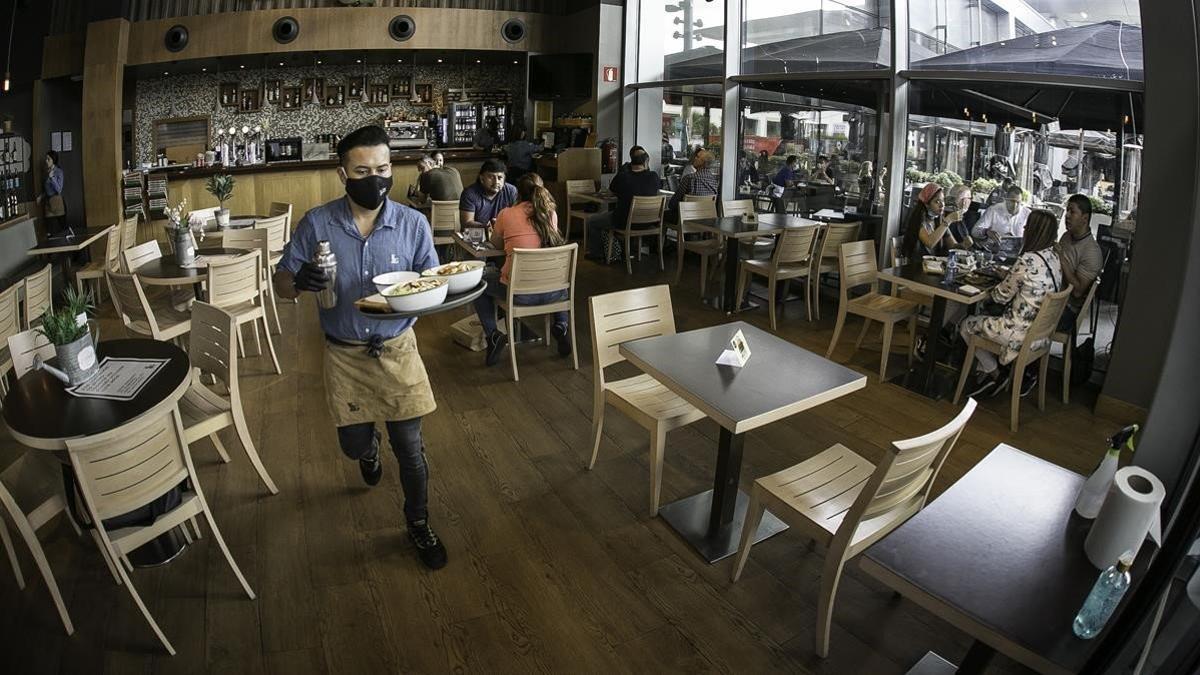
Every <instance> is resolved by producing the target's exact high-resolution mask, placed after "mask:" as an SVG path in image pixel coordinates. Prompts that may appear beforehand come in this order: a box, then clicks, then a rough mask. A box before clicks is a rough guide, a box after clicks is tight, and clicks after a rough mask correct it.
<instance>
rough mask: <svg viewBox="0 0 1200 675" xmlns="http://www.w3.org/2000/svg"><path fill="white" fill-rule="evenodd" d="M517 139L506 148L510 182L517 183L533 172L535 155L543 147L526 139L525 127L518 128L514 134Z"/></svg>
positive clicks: (505, 154)
mask: <svg viewBox="0 0 1200 675" xmlns="http://www.w3.org/2000/svg"><path fill="white" fill-rule="evenodd" d="M513 135H514V136H516V139H515V140H513V141H512V142H510V143H509V144H508V145H506V146H504V156H505V157H506V158H507V159H508V176H507V178H508V180H509V181H510V182H512V183H514V184H515V183H516V181H517V179H519V178H520V177H521V176H524V175H525V174H527V173H529V172H530V171H533V159H534V155H536V154H537V153H538V151H539V150H541V147H540V146H538V145H537V144H535V143H533V142H531V141H530V140H529V139H528V138H526V137H525V129H524V127H518V128H517V130H516V133H515V134H513Z"/></svg>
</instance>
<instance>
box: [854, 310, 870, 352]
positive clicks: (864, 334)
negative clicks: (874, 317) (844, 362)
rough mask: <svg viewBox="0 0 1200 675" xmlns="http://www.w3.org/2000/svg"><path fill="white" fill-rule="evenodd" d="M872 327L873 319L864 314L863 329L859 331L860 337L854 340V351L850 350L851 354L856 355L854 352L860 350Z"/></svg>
mask: <svg viewBox="0 0 1200 675" xmlns="http://www.w3.org/2000/svg"><path fill="white" fill-rule="evenodd" d="M870 329H871V320H870V319H868V318H867V317H865V316H864V317H863V325H862V330H860V331H858V339H857V340H855V341H854V351H852V352H850V355H851V356H854V354H855V353H857V352H858V350H859V348H861V347H862V341H863V339H864V338H866V337H867V331H868V330H870Z"/></svg>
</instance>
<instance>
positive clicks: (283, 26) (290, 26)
mask: <svg viewBox="0 0 1200 675" xmlns="http://www.w3.org/2000/svg"><path fill="white" fill-rule="evenodd" d="M298 35H300V22H299V21H297V20H296V19H294V18H292V17H290V16H285V17H281V18H280V19H279V20H277V21H276V22H275V25H273V26H271V37H273V38H275V41H276V42H278V43H279V44H281V45H285V44H287V43H289V42H291V41H292V40H295V39H296V36H298Z"/></svg>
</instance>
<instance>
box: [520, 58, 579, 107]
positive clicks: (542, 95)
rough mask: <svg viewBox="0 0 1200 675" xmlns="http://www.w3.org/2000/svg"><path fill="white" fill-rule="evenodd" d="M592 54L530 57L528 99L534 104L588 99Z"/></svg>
mask: <svg viewBox="0 0 1200 675" xmlns="http://www.w3.org/2000/svg"><path fill="white" fill-rule="evenodd" d="M594 77H595V74H594V73H593V72H592V55H591V54H542V55H539V56H532V57H530V58H529V98H530V99H531V100H534V101H550V100H556V99H582V98H591V96H592V80H593V79H594Z"/></svg>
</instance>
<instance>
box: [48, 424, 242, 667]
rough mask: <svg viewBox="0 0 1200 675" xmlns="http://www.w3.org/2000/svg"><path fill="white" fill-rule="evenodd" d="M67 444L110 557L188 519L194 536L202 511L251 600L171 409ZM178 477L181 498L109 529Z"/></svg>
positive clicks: (133, 592) (137, 600) (121, 571)
mask: <svg viewBox="0 0 1200 675" xmlns="http://www.w3.org/2000/svg"><path fill="white" fill-rule="evenodd" d="M67 450H68V454H69V456H70V458H71V466H72V467H73V468H74V469H75V477H76V479H77V480H78V484H79V491H80V492H81V493H82V495H83V502H84V504H85V505H86V506H87V511H88V515H89V516H90V518H91V520H92V523H93V524H94V526H95V528H96V529H95V531H96V536H97V537H98V538H99V539H100V544H101V547H102V548H103V550H105V551H106V552H107V554H108V556H109V558H111V559H113V560H123V559H125V557H126V555H127V554H128V553H129V552H130V551H133V550H134V549H136V548H138V547H139V546H141V545H143V544H145V543H146V542H148V541H150V540H152V539H154V538H155V537H158V536H160V535H162V534H163V533H165V532H167V531H169V530H171V529H174V528H176V527H182V528H184V530H185V531H186V529H187V526H188V525H189V524H190V525H191V526H192V528H194V530H195V535H196V536H197V537H199V536H201V535H200V528H199V527H198V525H197V523H196V516H201V515H202V516H204V519H205V520H206V521H207V522H208V527H209V529H210V530H211V531H212V535H213V539H214V540H216V542H217V545H218V546H219V547H220V549H221V553H222V554H224V556H225V560H226V562H228V563H229V568H230V569H231V570H233V574H234V576H235V577H237V580H238V582H239V583H240V584H241V586H242V590H244V591H245V592H246V595H247V596H248V597H249V598H250V599H251V600H253V599H254V591H253V590H251V588H250V584H248V583H247V582H246V578H245V577H244V576H242V571H241V570H240V569H239V568H238V565H237V562H235V561H234V559H233V556H232V555H231V554H230V553H229V547H228V546H227V545H226V544H225V539H224V538H223V537H222V536H221V531H220V530H219V529H218V528H217V523H216V521H214V520H213V516H212V512H211V510H210V509H209V506H208V503H207V502H206V501H205V499H204V491H203V490H202V489H201V486H200V479H199V476H197V475H196V468H195V466H194V465H193V464H192V456H191V454H190V453H189V452H188V447H187V441H186V440H185V436H184V431H183V424H182V421H181V419H180V416H179V410H178V409H177V408H175V407H171V408H170V409H169V410H167V411H165V412H158V413H157V414H146V415H143V416H141V417H138V418H136V419H134V420H133V421H132V422H129V423H128V424H124V425H121V426H119V427H117V428H115V429H113V430H111V431H106V432H104V433H101V434H97V435H94V436H87V437H83V438H73V439H69V440H68V441H67ZM184 481H187V483H186V485H187V486H188V489H186V490H185V491H184V493H183V495H182V501H181V502H180V504H179V505H178V506H176V507H175V508H174V509H172V510H171V511H169V512H167V513H164V514H162V515H160V516H158V518H157V519H155V521H154V522H153V523H152V524H150V525H146V526H129V527H123V528H120V529H118V530H113V531H109V529H108V528H106V527H105V526H104V521H105V520H106V519H108V518H112V517H114V516H118V515H122V514H125V513H129V512H130V511H134V510H136V509H139V508H141V507H143V506H145V505H147V504H149V503H151V502H152V501H154V500H155V499H157V498H158V497H160V496H162V495H163V494H166V493H167V492H168V491H170V490H173V489H175V488H176V487H178V486H180V484H181V483H184ZM115 567H116V571H117V574H118V575H119V577H120V580H121V582H122V585H123V586H125V588H126V589H127V590H128V591H129V595H130V597H132V598H133V602H134V604H136V605H137V607H138V609H139V610H141V612H142V615H143V616H144V617H146V622H147V623H148V624H150V628H151V629H153V630H154V634H155V635H157V636H158V639H159V640H160V641H161V642H162V644H163V647H165V648H166V650H167V653H169V654H171V655H172V656H174V655H175V648H174V647H172V646H171V642H170V641H169V640H168V639H167V636H166V635H164V634H163V632H162V629H161V628H159V626H158V623H157V622H156V621H155V620H154V617H153V616H152V615H151V614H150V610H149V609H147V608H146V604H145V603H144V602H142V598H141V596H140V595H139V594H138V592H137V589H136V588H134V586H133V580H132V579H130V578H129V575H128V573H127V572H126V571H125V567H124V566H122V565H116V566H115Z"/></svg>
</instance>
